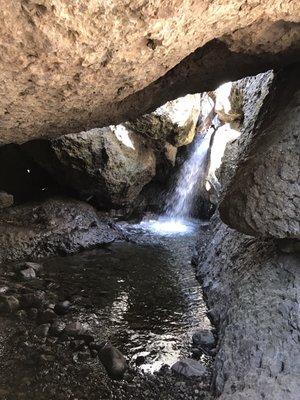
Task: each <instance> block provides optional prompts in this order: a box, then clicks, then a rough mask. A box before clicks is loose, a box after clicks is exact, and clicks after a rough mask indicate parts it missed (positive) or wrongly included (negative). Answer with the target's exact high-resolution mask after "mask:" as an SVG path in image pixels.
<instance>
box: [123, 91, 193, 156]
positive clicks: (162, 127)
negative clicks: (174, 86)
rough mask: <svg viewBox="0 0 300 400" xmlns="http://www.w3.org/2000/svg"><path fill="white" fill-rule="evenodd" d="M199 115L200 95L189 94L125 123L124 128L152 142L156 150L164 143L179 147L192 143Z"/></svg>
mask: <svg viewBox="0 0 300 400" xmlns="http://www.w3.org/2000/svg"><path fill="white" fill-rule="evenodd" d="M199 113H200V95H199V94H194V95H190V94H189V95H186V96H184V97H179V98H178V99H176V100H173V101H168V102H167V103H165V104H164V105H163V106H161V107H159V108H157V109H156V110H155V111H154V112H153V113H151V114H146V115H143V116H142V117H139V118H137V119H136V120H135V121H133V122H127V123H126V126H129V127H130V128H131V129H132V130H134V132H137V133H139V134H141V135H142V136H144V137H146V138H147V139H150V140H151V141H153V142H154V144H155V145H156V147H158V148H159V147H163V146H164V144H165V143H166V142H169V143H170V144H172V145H173V146H175V147H179V146H183V145H188V144H189V143H191V142H192V140H193V138H194V135H195V128H196V124H197V121H198V117H199Z"/></svg>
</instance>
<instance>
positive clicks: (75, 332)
mask: <svg viewBox="0 0 300 400" xmlns="http://www.w3.org/2000/svg"><path fill="white" fill-rule="evenodd" d="M64 333H65V334H66V335H68V336H71V337H75V338H77V337H80V336H82V335H85V334H87V329H86V328H85V327H84V326H83V325H82V324H81V323H80V322H78V321H76V322H71V323H70V324H67V325H66V327H65V330H64Z"/></svg>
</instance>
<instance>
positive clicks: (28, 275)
mask: <svg viewBox="0 0 300 400" xmlns="http://www.w3.org/2000/svg"><path fill="white" fill-rule="evenodd" d="M19 275H20V276H21V278H22V279H24V280H30V279H35V278H36V273H35V270H34V269H33V268H27V269H22V270H21V271H19Z"/></svg>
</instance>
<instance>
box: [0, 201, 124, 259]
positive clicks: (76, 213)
mask: <svg viewBox="0 0 300 400" xmlns="http://www.w3.org/2000/svg"><path fill="white" fill-rule="evenodd" d="M119 237H120V236H119V234H118V232H117V231H115V230H114V229H113V228H110V226H109V224H108V222H107V221H104V220H101V219H100V218H99V217H98V215H97V213H96V212H95V210H94V209H93V207H91V206H90V205H88V204H86V203H82V202H80V201H76V200H70V199H63V198H55V199H49V200H47V201H44V202H40V203H35V204H28V205H22V206H15V207H11V208H9V209H6V210H3V211H0V262H4V261H8V260H18V259H23V258H32V259H33V258H37V257H46V256H49V255H54V254H70V253H74V252H76V251H79V250H82V249H85V248H90V247H92V246H96V245H101V244H105V243H110V242H112V241H113V240H115V239H117V238H119Z"/></svg>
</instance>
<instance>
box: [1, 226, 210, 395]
mask: <svg viewBox="0 0 300 400" xmlns="http://www.w3.org/2000/svg"><path fill="white" fill-rule="evenodd" d="M127 227H128V224H120V225H119V229H120V230H122V231H123V230H126V232H127V233H126V234H127V236H128V237H130V240H131V241H132V242H133V243H130V242H119V243H114V244H111V245H110V246H108V247H107V248H106V249H97V250H96V249H95V250H89V251H85V252H82V253H81V254H78V255H73V256H68V257H52V258H48V259H42V260H41V262H39V263H38V264H37V265H39V268H37V269H38V271H39V272H38V274H37V275H36V277H35V278H33V279H30V280H25V281H24V280H22V279H21V277H20V275H18V274H17V273H16V271H18V270H19V268H20V266H23V267H24V266H25V267H26V266H29V265H31V266H32V265H34V264H33V263H24V262H21V263H20V262H19V263H5V264H1V265H0V270H1V276H2V277H3V290H2V293H3V294H2V295H1V296H2V297H1V299H2V298H3V297H4V296H5V298H6V300H7V301H8V300H9V299H11V298H12V297H14V298H15V299H16V302H17V307H13V308H12V309H11V310H9V312H7V310H5V312H4V313H0V319H1V324H0V337H1V352H0V371H1V374H0V394H1V396H2V398H3V399H5V400H11V399H14V400H15V399H18V400H21V399H26V398H28V396H29V393H30V398H31V399H33V400H50V399H51V400H52V399H56V400H57V399H61V400H63V399H64V400H65V399H70V400H71V399H72V400H73V399H75V398H77V399H80V400H81V399H95V400H96V399H99V398H100V399H114V398H115V399H124V400H125V399H126V400H127V399H145V400H146V399H147V400H148V399H153V400H154V399H161V400H165V399H169V400H171V399H189V400H190V399H199V398H200V399H201V398H203V399H205V400H207V399H210V398H211V395H210V392H209V381H210V364H211V358H209V357H207V356H205V355H204V354H202V355H199V356H198V361H195V363H197V365H198V366H199V365H203V366H202V369H201V371H202V372H203V371H205V374H201V376H200V375H197V376H196V377H195V376H194V377H193V379H190V378H187V377H185V376H181V375H178V374H175V373H174V372H172V370H171V369H170V368H169V367H167V366H165V367H164V368H162V369H161V366H163V364H164V363H167V364H169V365H171V364H173V363H174V362H175V361H176V360H177V359H178V358H180V357H184V356H185V357H190V356H191V338H192V334H193V333H194V331H195V330H196V329H199V328H201V327H202V328H203V329H209V322H208V320H207V318H206V315H205V306H204V304H203V301H202V298H201V292H200V288H199V286H198V284H197V282H196V281H195V278H194V273H193V270H192V268H191V265H190V263H189V259H190V254H191V251H192V247H193V246H192V244H191V241H193V238H195V233H194V234H191V235H190V236H182V237H181V242H180V243H181V244H180V247H179V248H177V245H178V242H177V240H176V238H172V237H169V238H168V237H165V238H161V239H159V238H158V237H156V236H153V234H148V233H147V232H145V231H144V230H141V229H140V228H136V227H135V226H129V228H127ZM128 229H129V230H128ZM141 276H142V277H143V279H141ZM165 281H167V282H168V285H167V286H166V285H162V283H161V282H165ZM153 287H156V290H155V292H154V291H153ZM0 304H2V303H1V301H0ZM190 362H191V363H192V362H193V360H192V359H191V361H190ZM202 363H204V364H202ZM204 365H205V366H206V367H204ZM151 371H155V372H154V374H152V373H151ZM110 377H111V378H110ZM116 379H117V380H116ZM83 383H84V390H83Z"/></svg>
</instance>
